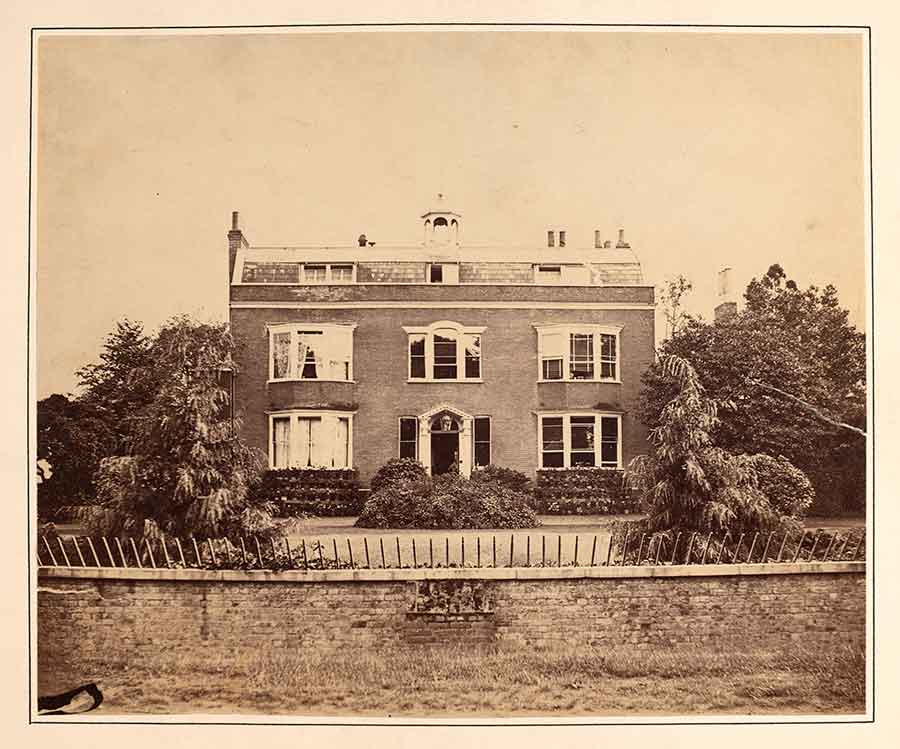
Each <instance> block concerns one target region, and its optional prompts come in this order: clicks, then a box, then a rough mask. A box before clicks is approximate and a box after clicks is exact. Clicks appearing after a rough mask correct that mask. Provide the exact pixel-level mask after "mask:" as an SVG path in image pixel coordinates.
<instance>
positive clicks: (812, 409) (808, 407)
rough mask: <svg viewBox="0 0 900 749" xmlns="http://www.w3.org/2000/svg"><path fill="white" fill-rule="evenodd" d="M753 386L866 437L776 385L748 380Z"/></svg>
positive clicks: (854, 428)
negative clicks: (788, 400) (776, 394)
mask: <svg viewBox="0 0 900 749" xmlns="http://www.w3.org/2000/svg"><path fill="white" fill-rule="evenodd" d="M747 381H748V382H749V383H750V384H751V385H756V386H757V387H761V388H763V389H764V390H771V391H772V392H774V393H778V394H779V395H783V396H784V397H785V398H789V399H790V400H792V401H794V402H795V403H799V404H800V405H801V406H803V407H804V408H805V409H806V410H807V411H810V412H811V413H813V414H815V415H816V416H817V417H819V418H820V419H821V420H822V421H824V422H826V423H828V424H831V425H832V426H835V427H838V428H840V429H847V430H849V431H851V432H855V433H856V434H861V435H862V436H863V437H866V436H867V435H866V433H865V432H864V431H863V430H862V429H860V428H859V427H855V426H853V425H852V424H845V423H844V422H843V421H837V420H835V419H832V418H831V417H830V416H829V415H828V414H827V413H825V412H824V411H823V410H822V409H821V408H819V407H817V406H814V405H813V404H812V403H807V402H806V401H805V400H802V399H801V398H798V397H797V396H796V395H791V394H790V393H786V392H784V390H779V389H778V388H777V387H775V386H774V385H768V384H766V383H764V382H760V381H759V380H754V379H749V378H748V380H747Z"/></svg>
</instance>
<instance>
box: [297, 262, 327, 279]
mask: <svg viewBox="0 0 900 749" xmlns="http://www.w3.org/2000/svg"><path fill="white" fill-rule="evenodd" d="M326 273H327V267H326V266H324V265H304V266H303V280H304V281H306V283H325V276H326Z"/></svg>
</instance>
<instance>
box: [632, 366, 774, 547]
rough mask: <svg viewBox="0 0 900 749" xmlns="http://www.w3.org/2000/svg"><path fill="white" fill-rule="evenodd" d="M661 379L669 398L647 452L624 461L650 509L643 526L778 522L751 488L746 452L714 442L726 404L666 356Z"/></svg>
mask: <svg viewBox="0 0 900 749" xmlns="http://www.w3.org/2000/svg"><path fill="white" fill-rule="evenodd" d="M658 373H659V376H661V377H664V378H666V379H667V380H668V381H669V382H670V383H671V385H672V390H673V395H672V397H671V398H670V400H669V401H668V402H667V403H666V404H665V406H663V408H662V409H661V411H660V413H659V415H658V418H657V421H656V425H655V426H654V427H653V428H652V429H651V431H650V435H649V442H650V450H649V452H648V453H647V454H646V455H639V456H637V457H636V458H634V459H633V460H632V461H631V462H630V463H629V465H628V469H627V471H626V477H627V480H628V481H629V483H630V484H631V486H632V487H634V488H636V489H637V490H638V491H639V492H640V493H641V496H642V498H643V501H644V504H645V506H646V507H647V508H648V510H649V512H648V517H647V520H646V526H647V529H648V530H650V531H651V532H657V531H671V530H683V531H719V530H730V529H733V528H740V529H741V530H763V529H771V528H774V527H776V526H778V525H780V524H781V523H782V522H783V518H782V517H781V516H780V515H779V513H778V512H776V511H775V509H774V508H773V507H772V505H771V504H770V503H769V501H768V500H767V499H766V497H765V495H764V494H763V493H762V492H760V490H759V488H758V486H757V475H756V471H755V469H754V465H753V460H752V458H751V456H747V455H733V454H731V453H729V452H728V451H726V450H724V449H722V448H721V447H719V446H717V445H716V444H715V442H714V439H713V436H712V435H713V432H714V431H715V429H716V427H717V425H718V424H719V411H720V409H727V408H730V407H731V406H732V404H731V403H729V402H728V401H724V400H717V399H715V398H712V397H710V396H709V395H708V394H707V393H706V390H705V388H704V387H703V385H702V384H701V383H700V378H699V377H698V375H697V372H696V371H695V370H694V368H693V367H692V366H691V364H690V363H689V362H688V361H687V360H685V359H682V358H681V357H678V356H674V355H666V356H662V357H660V360H659V363H658Z"/></svg>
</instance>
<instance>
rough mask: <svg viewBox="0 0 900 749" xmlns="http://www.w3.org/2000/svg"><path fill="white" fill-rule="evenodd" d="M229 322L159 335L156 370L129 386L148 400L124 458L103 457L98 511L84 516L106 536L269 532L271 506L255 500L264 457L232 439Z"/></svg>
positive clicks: (132, 422) (179, 325) (141, 371)
mask: <svg viewBox="0 0 900 749" xmlns="http://www.w3.org/2000/svg"><path fill="white" fill-rule="evenodd" d="M233 348H234V343H233V340H232V338H231V335H230V333H229V332H228V328H227V326H226V325H225V324H206V323H198V322H194V321H191V320H190V319H189V318H187V317H183V316H181V317H175V318H173V319H172V320H170V321H169V322H168V323H166V324H165V325H164V326H163V327H162V329H161V330H160V332H159V334H158V335H157V336H156V337H155V338H154V340H153V342H152V344H151V346H150V350H149V359H150V361H152V367H142V368H137V369H134V370H131V371H130V372H129V373H128V375H127V377H126V378H125V381H126V382H128V383H130V386H132V385H133V386H134V387H135V388H136V389H137V390H138V391H141V392H146V393H152V398H150V399H149V401H148V402H147V403H146V404H145V405H144V406H143V407H141V408H139V409H138V410H137V411H136V412H135V413H134V414H133V415H132V416H131V417H130V418H129V420H128V422H127V423H128V432H127V435H126V436H125V439H124V441H123V442H124V446H125V448H126V451H125V452H124V453H123V454H118V455H115V456H112V457H107V458H104V459H103V460H102V461H101V463H100V469H99V471H98V473H97V476H96V483H97V489H98V500H99V507H98V508H95V509H93V510H92V511H91V512H89V513H87V515H86V517H85V518H84V519H85V520H86V521H88V522H89V523H90V526H91V528H92V529H95V530H96V531H98V532H103V533H106V534H113V535H118V534H130V535H145V536H149V537H157V536H159V535H161V534H167V535H175V536H179V535H180V536H191V535H194V534H199V535H202V536H213V535H222V534H224V533H229V532H231V533H237V532H241V531H243V532H254V533H260V534H266V533H270V532H273V531H274V530H275V528H276V523H275V521H274V520H273V519H272V512H273V510H274V509H275V508H274V507H273V506H272V505H271V504H270V503H267V502H265V501H259V502H254V501H253V499H252V496H253V495H252V494H251V493H250V492H249V490H250V489H251V488H252V487H253V486H254V484H255V483H256V482H257V481H258V480H259V476H260V473H261V470H262V455H261V454H259V452H258V451H255V450H251V449H250V448H248V447H247V446H246V445H244V444H243V442H241V440H240V439H239V438H237V436H236V431H235V429H234V426H236V425H235V424H234V423H233V421H232V419H231V415H230V413H229V409H228V392H227V390H226V389H225V387H223V385H222V383H221V380H220V371H221V370H222V369H232V370H233V369H234V367H235V364H234V361H233V357H232V352H233Z"/></svg>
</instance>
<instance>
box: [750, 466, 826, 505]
mask: <svg viewBox="0 0 900 749" xmlns="http://www.w3.org/2000/svg"><path fill="white" fill-rule="evenodd" d="M750 463H751V465H752V466H753V469H754V470H755V471H756V481H757V488H758V489H759V490H760V491H761V492H762V493H763V495H765V497H766V499H768V500H769V504H770V505H772V508H773V509H774V510H775V511H776V512H777V513H778V514H779V515H787V516H788V517H792V518H796V519H802V518H803V517H804V516H805V515H806V512H807V510H808V509H809V507H810V505H812V503H813V499H814V497H815V492H814V491H813V487H812V484H811V483H810V481H809V479H808V478H807V477H806V474H805V473H803V471H801V470H800V469H799V468H796V467H795V466H794V465H793V464H792V463H791V462H790V461H789V460H788V459H787V458H785V457H784V456H781V455H779V456H778V457H777V458H773V457H772V456H771V455H763V454H762V453H760V454H757V455H751V456H750Z"/></svg>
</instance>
